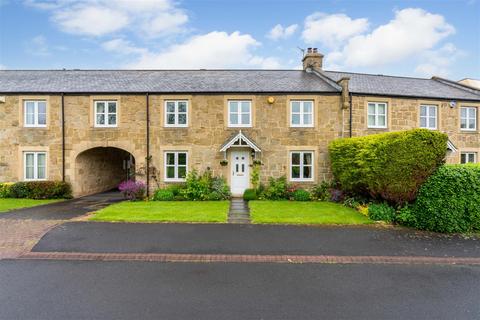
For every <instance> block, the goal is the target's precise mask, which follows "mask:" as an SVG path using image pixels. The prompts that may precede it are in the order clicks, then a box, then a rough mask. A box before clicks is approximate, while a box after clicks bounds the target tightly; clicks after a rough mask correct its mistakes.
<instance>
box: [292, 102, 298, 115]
mask: <svg viewBox="0 0 480 320" xmlns="http://www.w3.org/2000/svg"><path fill="white" fill-rule="evenodd" d="M292 112H297V113H298V112H300V102H299V101H293V102H292Z"/></svg>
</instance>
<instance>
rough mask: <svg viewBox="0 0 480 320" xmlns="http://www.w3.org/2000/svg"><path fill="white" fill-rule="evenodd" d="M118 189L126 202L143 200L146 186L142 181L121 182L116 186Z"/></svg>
mask: <svg viewBox="0 0 480 320" xmlns="http://www.w3.org/2000/svg"><path fill="white" fill-rule="evenodd" d="M118 189H119V190H120V191H121V192H122V193H123V196H124V197H125V198H126V199H128V200H142V199H143V198H145V191H146V186H145V183H144V182H143V181H133V180H126V181H122V182H121V183H120V185H119V186H118Z"/></svg>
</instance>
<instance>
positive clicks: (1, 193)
mask: <svg viewBox="0 0 480 320" xmlns="http://www.w3.org/2000/svg"><path fill="white" fill-rule="evenodd" d="M13 185H14V183H13V182H3V183H0V198H11V197H12V192H11V190H12V186H13Z"/></svg>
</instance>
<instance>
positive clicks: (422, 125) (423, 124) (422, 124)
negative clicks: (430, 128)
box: [420, 118, 427, 128]
mask: <svg viewBox="0 0 480 320" xmlns="http://www.w3.org/2000/svg"><path fill="white" fill-rule="evenodd" d="M426 127H427V118H420V128H426Z"/></svg>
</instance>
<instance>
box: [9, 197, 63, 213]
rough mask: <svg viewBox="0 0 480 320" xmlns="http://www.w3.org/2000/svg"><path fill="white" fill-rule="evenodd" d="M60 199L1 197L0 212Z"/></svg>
mask: <svg viewBox="0 0 480 320" xmlns="http://www.w3.org/2000/svg"><path fill="white" fill-rule="evenodd" d="M57 201H61V200H59V199H53V200H33V199H12V198H2V199H0V213H1V212H5V211H9V210H13V209H18V208H26V207H34V206H38V205H40V204H46V203H51V202H57Z"/></svg>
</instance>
